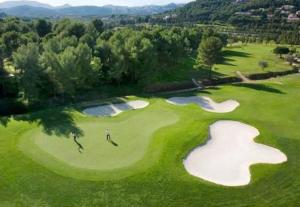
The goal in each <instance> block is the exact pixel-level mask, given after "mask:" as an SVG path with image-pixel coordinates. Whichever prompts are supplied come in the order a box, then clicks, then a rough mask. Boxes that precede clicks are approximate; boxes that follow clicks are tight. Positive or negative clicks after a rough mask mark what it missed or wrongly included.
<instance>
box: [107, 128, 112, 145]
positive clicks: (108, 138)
mask: <svg viewBox="0 0 300 207" xmlns="http://www.w3.org/2000/svg"><path fill="white" fill-rule="evenodd" d="M106 141H108V142H111V138H110V132H109V130H108V129H106Z"/></svg>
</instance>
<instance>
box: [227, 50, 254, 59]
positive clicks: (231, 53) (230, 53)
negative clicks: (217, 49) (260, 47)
mask: <svg viewBox="0 0 300 207" xmlns="http://www.w3.org/2000/svg"><path fill="white" fill-rule="evenodd" d="M222 56H223V57H224V58H228V57H245V58H246V57H251V54H250V53H247V52H240V51H234V50H224V51H223V52H222Z"/></svg>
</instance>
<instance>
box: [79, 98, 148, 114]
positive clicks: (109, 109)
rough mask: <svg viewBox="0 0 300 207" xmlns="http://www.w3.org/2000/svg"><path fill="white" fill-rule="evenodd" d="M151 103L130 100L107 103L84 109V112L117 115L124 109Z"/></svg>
mask: <svg viewBox="0 0 300 207" xmlns="http://www.w3.org/2000/svg"><path fill="white" fill-rule="evenodd" d="M148 105H149V102H147V101H140V100H138V101H129V102H126V103H119V104H107V105H101V106H96V107H90V108H87V109H85V110H83V113H85V114H88V115H92V116H116V115H118V114H120V113H122V112H123V111H127V110H135V109H142V108H145V107H147V106H148Z"/></svg>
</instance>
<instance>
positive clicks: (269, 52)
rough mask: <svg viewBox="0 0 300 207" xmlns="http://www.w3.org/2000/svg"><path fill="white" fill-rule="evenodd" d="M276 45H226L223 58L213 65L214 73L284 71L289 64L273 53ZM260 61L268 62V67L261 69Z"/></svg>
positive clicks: (233, 73)
mask: <svg viewBox="0 0 300 207" xmlns="http://www.w3.org/2000/svg"><path fill="white" fill-rule="evenodd" d="M275 47H276V45H273V44H266V45H263V44H249V45H237V46H232V47H227V48H225V49H224V50H223V54H222V55H223V57H224V60H223V61H222V62H221V63H219V64H217V65H215V67H214V70H215V72H216V75H217V76H218V74H219V75H221V76H222V75H225V76H236V71H240V72H242V73H243V74H245V75H249V74H253V73H265V72H268V71H284V70H288V69H291V66H290V65H289V64H288V63H286V62H285V61H284V60H282V59H280V58H279V57H278V56H277V55H275V54H274V53H273V50H274V48H275ZM260 61H265V62H267V63H268V67H266V68H264V69H262V68H261V67H260V66H259V64H258V63H259V62H260Z"/></svg>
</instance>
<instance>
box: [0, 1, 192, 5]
mask: <svg viewBox="0 0 300 207" xmlns="http://www.w3.org/2000/svg"><path fill="white" fill-rule="evenodd" d="M4 1H11V0H0V2H4ZM13 1H14V0H13ZM36 1H39V2H42V3H46V4H51V5H53V6H58V5H62V4H70V5H72V6H78V5H97V6H103V5H107V4H113V5H120V6H143V5H149V4H156V5H164V4H168V3H187V2H190V1H192V0H147V1H143V0H36Z"/></svg>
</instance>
